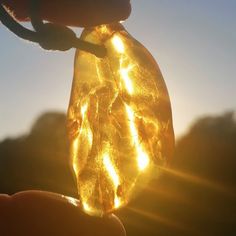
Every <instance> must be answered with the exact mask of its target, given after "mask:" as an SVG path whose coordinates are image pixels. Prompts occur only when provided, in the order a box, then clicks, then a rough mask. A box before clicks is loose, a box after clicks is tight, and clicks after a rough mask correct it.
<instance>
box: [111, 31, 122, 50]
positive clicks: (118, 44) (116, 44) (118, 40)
mask: <svg viewBox="0 0 236 236" xmlns="http://www.w3.org/2000/svg"><path fill="white" fill-rule="evenodd" d="M112 43H113V46H114V47H115V49H116V51H117V52H118V53H124V52H125V47H124V44H123V42H122V40H121V38H120V37H119V36H117V35H115V36H114V37H113V38H112Z"/></svg>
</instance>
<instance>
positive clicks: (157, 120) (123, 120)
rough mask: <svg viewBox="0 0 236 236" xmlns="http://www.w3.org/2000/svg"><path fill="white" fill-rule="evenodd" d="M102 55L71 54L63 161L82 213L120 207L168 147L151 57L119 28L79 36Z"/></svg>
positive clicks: (154, 172) (166, 115) (167, 119)
mask: <svg viewBox="0 0 236 236" xmlns="http://www.w3.org/2000/svg"><path fill="white" fill-rule="evenodd" d="M81 38H82V39H83V40H85V41H88V42H91V43H94V44H103V45H104V46H105V47H106V48H107V56H106V57H104V58H102V59H101V58H97V57H96V56H94V55H92V54H89V53H87V52H84V51H77V52H76V55H75V68H74V80H73V86H72V91H71V99H70V104H69V108H68V131H69V140H70V160H71V165H72V168H73V171H74V173H75V177H76V180H77V187H78V193H79V196H80V200H81V204H82V207H83V209H84V211H85V212H87V213H88V214H90V215H103V214H106V213H109V212H112V211H114V210H115V209H117V208H120V207H122V206H124V205H126V204H127V203H128V202H129V200H130V199H131V198H132V196H133V195H134V193H136V192H138V191H139V190H141V189H142V188H143V186H145V184H146V183H147V182H148V181H149V180H150V179H151V178H155V177H158V176H159V174H160V172H161V168H160V167H161V166H165V165H166V164H167V162H168V160H169V158H170V156H171V153H172V151H173V145H174V135H173V127H172V117H171V106H170V100H169V96H168V92H167V89H166V86H165V83H164V80H163V77H162V75H161V72H160V70H159V68H158V65H157V64H156V62H155V60H154V59H153V57H152V56H151V54H150V53H149V52H148V51H147V49H145V48H144V47H143V46H142V45H141V44H140V43H139V42H138V41H136V40H135V39H134V38H132V37H131V36H130V35H129V34H128V33H127V31H126V30H125V29H124V28H123V26H122V25H120V24H113V25H102V26H98V27H95V28H92V29H86V30H84V31H83V33H82V36H81Z"/></svg>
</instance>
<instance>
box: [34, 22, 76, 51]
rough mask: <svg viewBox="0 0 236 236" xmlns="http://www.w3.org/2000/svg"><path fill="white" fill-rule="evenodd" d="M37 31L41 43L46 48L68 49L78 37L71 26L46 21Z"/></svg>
mask: <svg viewBox="0 0 236 236" xmlns="http://www.w3.org/2000/svg"><path fill="white" fill-rule="evenodd" d="M37 33H38V37H39V45H40V46H41V47H42V48H44V49H46V50H59V51H67V50H69V49H70V48H72V47H73V46H74V44H75V41H76V39H77V38H76V34H75V33H74V32H73V31H72V30H71V29H70V28H68V27H66V26H63V25H57V24H52V23H44V24H43V25H42V26H41V27H40V30H39V31H37Z"/></svg>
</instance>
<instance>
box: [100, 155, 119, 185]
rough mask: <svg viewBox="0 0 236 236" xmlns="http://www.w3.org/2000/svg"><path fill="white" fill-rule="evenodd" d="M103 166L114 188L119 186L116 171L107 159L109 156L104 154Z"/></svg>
mask: <svg viewBox="0 0 236 236" xmlns="http://www.w3.org/2000/svg"><path fill="white" fill-rule="evenodd" d="M103 164H104V166H105V168H106V170H107V172H108V174H109V176H110V178H111V180H112V182H113V184H114V186H115V188H117V187H118V185H119V184H120V180H119V176H118V174H117V173H116V170H115V168H114V166H113V164H112V162H111V160H110V157H109V154H108V153H105V154H104V156H103Z"/></svg>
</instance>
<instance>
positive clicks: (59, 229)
mask: <svg viewBox="0 0 236 236" xmlns="http://www.w3.org/2000/svg"><path fill="white" fill-rule="evenodd" d="M78 205H79V202H78V201H77V200H75V199H72V198H68V197H65V196H63V195H59V194H55V193H50V192H41V191H25V192H20V193H17V194H15V195H13V196H8V195H0V235H11V236H15V235H17V236H18V235H34V236H39V235H40V236H42V235H56V236H75V235H78V236H90V235H97V236H106V235H114V236H124V235H125V230H124V227H123V225H122V224H121V222H120V221H119V219H118V218H117V217H116V216H114V215H111V216H107V217H104V218H99V217H91V216H88V215H86V214H85V213H83V212H82V211H81V210H80V209H79V207H78Z"/></svg>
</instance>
